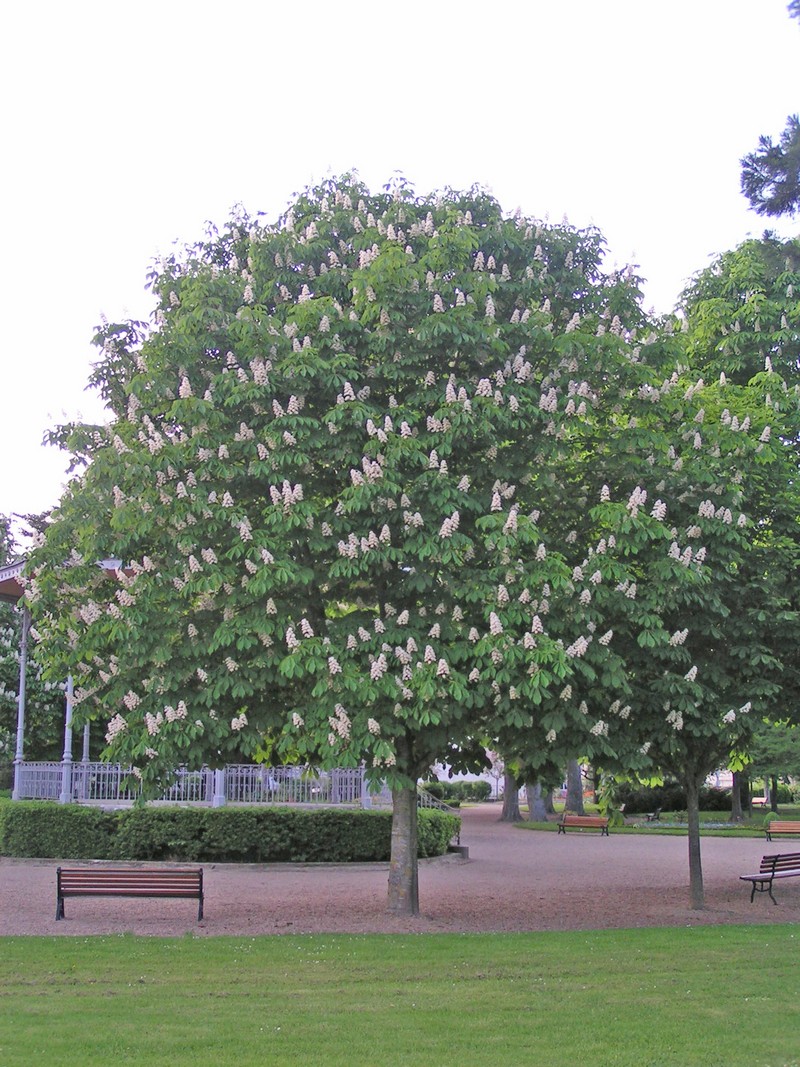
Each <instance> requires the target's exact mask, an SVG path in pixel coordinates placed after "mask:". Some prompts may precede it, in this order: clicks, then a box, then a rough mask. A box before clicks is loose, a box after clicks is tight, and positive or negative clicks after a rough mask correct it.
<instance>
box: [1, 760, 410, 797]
mask: <svg viewBox="0 0 800 1067" xmlns="http://www.w3.org/2000/svg"><path fill="white" fill-rule="evenodd" d="M15 769H16V775H15V785H14V798H15V799H16V800H60V801H61V802H62V803H70V802H78V803H80V802H83V803H95V804H97V803H99V804H127V803H131V802H132V801H134V800H135V799H136V797H137V796H138V793H139V790H138V788H137V785H136V779H135V778H134V777H133V776H132V774H131V769H130V768H129V767H123V766H121V765H120V764H117V763H94V762H83V761H81V762H76V763H69V762H62V763H57V762H50V763H34V762H30V761H23V762H20V763H18V764H17V765H16V768H15ZM159 799H160V800H161V801H168V802H172V803H184V804H185V803H195V804H213V805H217V806H219V805H222V804H226V803H229V804H324V805H331V804H333V805H335V804H345V805H351V806H358V807H378V806H381V805H384V804H387V803H388V804H391V793H390V792H389V791H388V789H387V788H386V786H383V788H382V789H381V790H380V792H378V793H374V792H371V791H370V789H369V787H368V785H367V782H366V776H365V773H364V771H363V769H361V768H338V769H336V770H332V771H321V770H318V769H316V768H313V767H264V766H261V765H253V764H242V763H239V764H229V765H228V766H227V767H225V768H223V769H222V770H217V771H214V770H212V769H211V768H210V767H202V768H200V769H199V770H187V769H186V768H183V767H181V768H179V769H178V770H177V771H176V772H175V779H174V781H173V782H172V784H171V785H170V787H169V789H167V790H166V791H165V792H164V793H163V794H162V795H161V797H160V798H159Z"/></svg>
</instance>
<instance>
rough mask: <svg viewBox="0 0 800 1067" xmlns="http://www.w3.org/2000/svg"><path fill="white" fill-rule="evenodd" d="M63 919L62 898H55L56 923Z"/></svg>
mask: <svg viewBox="0 0 800 1067" xmlns="http://www.w3.org/2000/svg"><path fill="white" fill-rule="evenodd" d="M63 918H64V898H63V897H56V922H58V920H59V919H63Z"/></svg>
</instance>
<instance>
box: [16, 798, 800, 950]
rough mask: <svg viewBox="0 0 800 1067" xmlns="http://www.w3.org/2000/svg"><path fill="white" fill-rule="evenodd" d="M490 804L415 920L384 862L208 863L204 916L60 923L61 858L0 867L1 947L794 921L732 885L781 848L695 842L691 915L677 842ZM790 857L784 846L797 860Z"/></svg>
mask: <svg viewBox="0 0 800 1067" xmlns="http://www.w3.org/2000/svg"><path fill="white" fill-rule="evenodd" d="M499 813H500V812H499V808H498V807H497V806H495V805H491V804H486V805H482V806H479V807H475V808H467V809H465V810H464V811H463V813H462V814H463V825H462V833H461V843H462V844H463V845H466V846H467V847H468V849H469V858H468V859H463V858H461V857H460V856H456V855H449V856H446V857H442V858H440V859H434V860H423V861H422V862H421V863H420V915H419V916H418V917H417V918H413V919H411V918H408V919H405V918H404V919H398V918H394V917H391V916H389V915H388V914H387V912H386V895H387V875H388V865H387V864H348V865H338V864H225V863H216V864H214V863H211V864H203V868H204V879H205V890H206V899H205V916H204V918H203V920H202V921H201V922H198V921H197V905H196V902H195V901H191V900H175V901H173V900H161V899H148V900H134V899H128V898H113V899H105V898H98V897H90V898H78V899H68V900H67V901H66V918H65V919H64V920H62V921H59V922H56V921H55V906H56V899H55V898H56V889H55V886H56V873H55V872H56V867H57V866H58V864H59V862H61V863H65V864H68V863H69V859H68V858H67V859H65V860H58V859H52V860H18V859H9V858H6V857H3V858H0V935H19V934H46V935H50V934H59V935H66V936H73V937H75V936H87V935H90V934H118V933H124V932H131V933H134V934H144V935H157V936H178V935H182V934H186V933H192V934H194V935H198V936H203V935H206V936H213V935H218V934H232V935H256V934H287V933H292V934H299V933H333V932H341V933H381V932H383V933H405V932H411V933H416V932H420V933H422V932H429V933H434V932H464V931H489V932H491V931H501V930H508V931H511V930H514V931H523V930H569V929H572V930H584V929H585V930H592V929H602V928H625V927H636V926H696V925H701V924H713V923H717V924H718V923H742V922H748V923H776V922H798V921H800V878H799V879H796V880H794V879H789V880H784V881H782V882H780V883H776V889H775V896H776V898H777V900H778V906H777V907H776V906H774V905H773V903H772V901H771V900H770V899H769V898H768V897H767V896H766V895H759V896H757V897H756V899H755V901H754V902H753V903H752V904H751V903H750V888H749V883H748V884H746V883H744V882H740V881H739V875H740V874H747V873H752V872H755V871H757V870H758V864H759V861H760V859H761V856H762V855H764V854H765V853H770V852H775V851H779V850H780V848H781V846H780V845H778V846H776V845H775V844H772V845H770V844H768V843H767V842H765V841H764V840H763V839H760V838H755V837H754V838H752V839H747V838H714V837H709V838H703V842H702V855H703V874H704V883H705V891H706V907H705V909H703V910H702V911H693V910H691V909H690V907H689V892H688V853H687V842H686V838H685V837H662V836H655V835H649V834H648V835H645V834H644V833H643V834H642V835H641V836H633V835H621V834H614V832H613V831H612V833H611V836H610V837H601V836H600V835H599V834H598V833H597V832H586V831H583V832H576V831H570V832H568V833H567V834H558V835H557V834H554V833H541V832H539V833H537V832H535V831H526V830H521V829H518V828H515V827H513V826H509V825H507V824H504V823H500V822H499V821H498V816H499ZM796 847H797V846H796V845H794V844H793V845H792V847H791V849H789V846H788V845H787V846H784V848H783V850H784V851H792V850H794V849H795V848H796Z"/></svg>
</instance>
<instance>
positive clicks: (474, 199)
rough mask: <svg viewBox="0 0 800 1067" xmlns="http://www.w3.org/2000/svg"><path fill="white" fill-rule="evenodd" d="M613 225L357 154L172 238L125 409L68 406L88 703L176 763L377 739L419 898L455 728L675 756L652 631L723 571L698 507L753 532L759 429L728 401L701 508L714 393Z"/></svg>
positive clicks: (665, 641) (397, 831) (319, 757)
mask: <svg viewBox="0 0 800 1067" xmlns="http://www.w3.org/2000/svg"><path fill="white" fill-rule="evenodd" d="M601 252H602V240H601V238H600V236H599V235H598V234H597V233H596V232H595V231H591V230H590V231H576V230H573V229H572V228H570V227H568V226H566V225H564V226H547V227H546V226H542V225H540V224H537V223H536V222H534V221H531V220H528V219H524V218H511V219H509V218H505V217H504V216H503V215H502V213H501V211H500V209H499V206H498V205H497V204H496V202H495V201H494V200H492V199H491V198H490V197H488V196H487V195H485V194H484V193H482V192H479V191H474V190H473V191H472V192H469V193H465V194H464V193H457V192H452V191H448V192H445V193H444V194H441V195H439V196H436V197H426V198H418V197H416V196H415V195H414V194H413V193H412V192H411V190H409V189H408V188H407V187H406V186H405V185H403V184H402V183H401V184H399V185H397V186H396V187H395V188H393V189H389V190H388V191H387V192H385V193H384V194H379V195H374V194H371V193H370V192H369V191H368V190H367V189H366V188H364V187H363V186H362V185H360V184H359V183H358V182H356V181H354V180H352V179H350V178H344V179H341V180H336V181H331V182H328V183H326V184H325V185H324V186H322V187H320V188H318V189H315V190H313V191H310V192H308V193H307V194H305V195H303V196H301V197H300V198H299V199H298V201H297V203H296V204H295V205H294V206H293V208H292V209H291V210H290V211H289V212H288V213H287V214H286V216H285V217H284V218H283V219H282V220H280V222H279V223H278V224H277V225H267V224H264V223H263V222H261V221H259V220H254V219H251V218H248V217H246V216H244V215H242V216H239V217H237V218H234V219H233V220H232V221H231V223H230V225H229V226H228V227H227V228H226V229H225V230H224V231H223V232H221V233H217V232H216V231H212V232H211V233H210V234H209V236H208V239H207V240H205V241H203V242H201V243H199V244H198V245H197V246H195V247H193V248H191V249H188V250H186V252H185V253H183V254H176V255H175V256H173V257H171V258H169V259H168V260H166V261H165V262H163V263H161V264H160V265H159V267H158V269H156V270H154V272H153V275H152V278H151V281H152V286H153V290H154V292H155V294H156V296H157V298H158V309H157V311H156V314H155V319H154V322H153V324H152V325H151V326H150V327H149V328H146V327H144V326H142V325H141V324H136V323H123V324H107V325H106V326H105V327H104V328H103V329H102V330H101V331H100V333H99V335H98V339H97V340H98V344H99V345H100V346H101V348H102V357H101V360H100V362H99V363H98V365H97V368H96V373H95V376H94V382H95V384H96V385H97V386H98V387H99V388H100V389H101V391H102V394H103V396H104V398H105V399H106V401H107V403H108V404H109V407H110V409H111V412H112V422H111V423H110V425H109V426H108V427H106V428H98V427H86V426H73V427H68V428H62V429H61V430H60V431H59V432H58V433H57V435H56V436H57V437H58V439H59V440H60V442H61V443H62V444H64V445H65V446H66V447H68V448H69V449H71V450H72V452H73V455H74V457H75V464H76V469H77V471H78V473H77V474H76V477H75V479H74V481H73V482H72V483H71V484H70V486H69V488H68V490H67V492H66V493H65V495H64V498H63V499H62V501H61V504H60V507H59V508H58V509H57V511H56V512H55V514H54V518H53V523H52V525H51V526H50V528H49V530H48V531H47V534H46V537H45V538H44V539H43V541H42V543H41V544H40V545H39V547H38V548H37V549H36V550H35V552H34V553H33V557H32V560H31V567H30V569H29V575H28V581H29V585H28V601H29V603H30V605H31V608H32V611H33V612H34V614H35V623H36V630H35V636H38V638H39V639H40V640H42V643H43V648H44V649H45V651H46V654H47V656H48V657H49V660H50V664H51V670H52V672H53V676H54V677H63V676H64V675H65V674H66V673H67V672H71V673H73V674H74V675H75V676H76V679H77V680H78V682H79V685H78V690H77V692H76V713H75V719H76V722H78V723H80V721H82V719H86V718H102V719H103V720H104V721H105V722H106V726H105V729H106V731H107V732H106V738H107V742H108V746H109V747H108V750H107V751H108V755H109V757H116V758H119V759H121V760H125V761H130V762H131V764H132V765H133V766H134V769H135V770H134V773H135V774H136V775H137V776H138V777H139V778H140V779H141V783H142V786H143V789H144V790H145V792H146V793H147V792H150V791H152V790H154V789H155V788H156V787H157V786H158V785H159V784H160V783H161V782H163V780H164V779H165V778H166V777H168V776H169V775H170V774H171V773H172V770H173V768H174V767H175V766H176V765H177V764H179V763H187V764H189V765H196V764H199V763H201V762H203V761H208V762H211V763H219V762H222V761H225V760H227V759H230V758H231V757H232V756H240V755H248V754H252V753H254V752H255V751H256V749H257V748H258V746H259V745H260V744H261V742H262V740H263V739H264V737H265V735H270V737H271V738H272V739H273V741H275V740H276V739H277V747H278V749H280V746H281V745H282V744H283V745H286V746H291V748H292V750H293V751H294V752H297V753H299V755H300V756H301V757H306V758H308V759H310V760H314V761H319V762H321V763H322V764H323V765H326V766H330V765H336V764H339V765H351V766H352V765H358V764H359V763H362V762H364V763H365V764H366V766H367V769H368V773H369V774H370V776H371V777H372V778H373V779H374V780H376V781H377V780H379V779H385V780H388V781H389V783H390V785H391V786H392V789H393V796H394V821H393V833H392V860H391V867H390V876H389V906H390V908H391V909H392V910H394V911H398V912H412V913H413V912H416V911H417V909H418V891H417V872H416V793H415V783H416V780H417V778H418V777H419V776H420V775H422V774H424V773H425V772H426V771H427V769H428V767H429V766H430V765H431V764H432V763H433V762H435V761H436V760H446V761H447V762H448V763H450V764H451V765H459V763H460V764H461V765H466V764H467V763H468V762H470V760H471V759H472V757H473V756H474V755H476V754H477V753H478V752H480V754H481V757H482V754H483V749H482V746H481V745H480V744H479V743H478V741H479V739H483V738H498V739H499V740H500V741H502V739H503V738H505V739H506V741H505V742H503V743H499V744H498V745H497V748H498V749H499V750H500V751H503V752H506V751H509V752H511V751H514V747H513V746H512V745H511V740H512V739H513V738H518V737H519V736H520V735H521V734H524V735H525V737H526V738H527V740H528V742H529V748H530V749H533V750H536V749H540V750H541V751H542V752H543V753H546V755H544V756H542V757H541V758H540V762H541V764H542V765H543V766H544V765H547V766H551V765H552V761H553V759H554V758H555V756H554V755H553V753H554V752H555V750H556V749H558V748H559V746H562V745H563V746H564V750H565V751H568V752H569V754H574V752H576V751H581V752H583V753H585V754H586V755H587V756H588V757H590V758H592V759H596V760H597V761H598V762H602V760H603V759H604V758H605V759H611V758H615V757H618V756H619V755H620V754H621V753H622V752H623V751H627V749H628V748H630V744H631V742H630V740H629V739H630V737H632V736H633V737H634V739H635V740H636V745H635V746H634V747H635V751H636V752H637V753H639V756H638V758H639V759H640V761H642V762H644V761H645V755H646V753H645V749H642V747H641V742H642V739H641V737H637V736H636V735H635V732H633V731H632V730H631V722H632V721H633V716H632V715H631V710H630V706H629V704H628V702H627V699H626V695H627V694H628V693H629V692H631V693H637V692H638V693H639V695H643V694H641V693H640V692H639V691H638V690H637V687H636V682H635V680H631V678H630V677H629V673H628V670H627V665H626V661H625V655H626V654H627V653H628V652H629V651H630V649H635V650H637V654H638V650H641V649H648V650H649V649H652V648H658V649H661V650H662V651H663V652H664V653H665V654H669V655H671V657H672V659H671V662H673V663H674V662H678V661H679V660H680V657H681V653H680V651H676V649H677V648H678V646H679V642H678V641H677V640H673V639H672V638H671V636H670V635H671V631H670V630H669V629H668V627H669V626H670V625H671V621H672V618H671V617H672V615H673V614H674V613H675V611H677V610H678V608H680V607H685V604H686V603H687V598H689V597H690V596H691V595H693V594H692V590H694V589H695V588H699V586H701V585H702V583H703V582H704V573H703V559H704V555H705V552H704V551H703V550H702V549H699V548H698V549H695V548H694V547H692V548H687V547H684V541H685V539H686V538H687V537H697V538H701V537H703V536H705V533H706V530H707V529H708V531H709V535H710V536H711V537H712V539H713V536H714V531H718V530H721V531H722V532H723V536H722V537H721V538H720V541H721V542H722V541H724V535H725V534H727V532H728V531H729V530H731V529H732V530H733V531H734V532H735V536H734V540H735V539H736V537H739V538H742V537H744V533H743V531H742V530H741V529H740V528H739V527H737V526H736V525H735V524H734V525H733V527H731V526H730V525H729V524H728V522H727V518H726V517H725V516H726V515H727V514H728V511H727V510H726V509H727V508H728V502H729V498H730V499H731V501H732V499H733V497H735V495H736V492H737V490H736V488H735V487H733V488H732V489H728V488H726V487H725V486H723V485H722V484H721V483H720V482H719V472H720V470H721V469H722V467H724V465H725V464H726V462H727V461H728V448H729V446H730V445H731V441H732V442H733V445H732V447H738V444H739V438H738V437H737V436H736V435H735V434H732V433H731V432H730V431H729V429H728V428H726V427H725V426H724V425H720V426H719V427H718V428H717V427H715V428H714V431H713V436H714V440H715V442H716V447H717V452H716V453H713V454H712V453H711V451H710V450H709V454H708V455H706V453H705V452H704V453H702V454H703V456H704V457H705V460H706V462H705V464H704V465H703V467H702V478H701V479H700V482H699V484H698V485H697V487H696V488H692V487H689V488H686V486H688V485H689V479H688V477H687V476H686V475H683V476H682V477H681V478H679V479H678V483H679V484H678V489H679V492H683V493H685V494H687V495H686V499H685V500H683V501H682V503H681V505H680V506H681V508H682V510H683V512H685V513H686V514H687V515H688V513H689V512H690V511H693V514H694V518H693V525H692V527H691V532H687V528H686V523H683V522H682V524H681V528H680V530H678V529H677V528H676V527H675V526H674V524H673V520H672V518H671V517H670V516H668V505H667V504H666V503H665V502H664V501H665V500H666V499H667V496H668V493H669V492H670V491H671V490H672V488H673V487H674V486H675V481H674V477H673V476H674V475H675V474H676V468H677V471H679V470H680V468H681V464H682V456H683V454H684V453H687V454H688V455H690V456H692V458H693V459H694V458H695V457H697V456H699V455H700V454H701V453H700V452H699V451H698V450H697V449H696V448H694V445H693V435H694V434H695V433H696V432H697V431H696V423H695V422H694V421H693V420H695V419H696V417H697V411H698V409H699V403H698V402H697V401H695V400H693V399H692V397H691V396H690V397H689V398H688V399H687V400H685V401H683V402H682V403H681V404H678V403H672V402H671V400H670V406H669V411H668V414H667V415H666V416H665V418H664V419H662V418H660V417H657V416H656V415H655V414H654V412H657V411H658V410H659V404H658V403H657V402H656V398H657V399H658V401H659V402H662V403H667V399H668V398H674V397H675V389H674V383H671V382H670V383H664V384H663V386H662V385H660V384H659V383H660V379H659V378H658V375H659V373H660V369H661V366H662V365H663V363H664V360H665V358H666V356H665V352H667V353H668V352H669V351H670V348H669V345H670V343H671V342H670V341H668V342H663V341H662V340H661V339H660V338H659V337H658V336H656V335H655V334H653V335H650V336H644V337H642V338H641V339H640V340H637V331H641V328H642V327H643V326H644V325H645V324H644V323H643V320H642V313H641V311H640V309H639V303H638V292H637V290H636V287H635V283H634V281H633V280H632V279H629V278H626V277H622V276H619V275H609V276H606V275H603V274H602V273H601V271H600V261H601ZM676 380H677V376H676ZM640 412H641V413H643V414H644V413H646V416H647V417H646V418H645V419H644V420H643V421H642V422H640V421H639V414H638V413H640ZM690 431H691V433H690ZM687 435H688V436H687ZM698 466H699V464H698ZM612 469H613V476H612V474H611V473H609V471H612ZM662 481H663V483H664V485H663V492H664V494H665V495H664V499H662V498H661V497H660V496H659V493H661V492H662V490H661V489H660V488H659V484H660V482H662ZM648 486H649V487H651V488H647V487H648ZM704 487H705V491H706V493H707V494H712V495H714V498H715V501H716V503H715V504H714V506H713V507H711V506H710V505H709V506H708V507H707V506H706V505H705V504H704V505H703V506H702V507H700V509H699V513H698V507H697V503H698V500H701V499H702V496H701V494H702V492H703V491H704ZM676 506H677V505H676ZM709 508H710V510H709ZM695 529H696V530H697V531H698V532H697V533H695V532H694V531H695ZM679 541H680V542H681V543H679ZM692 544H694V542H692ZM102 559H106V560H108V559H116V560H119V561H121V563H120V567H119V570H118V572H117V580H116V581H109V580H108V578H107V577H106V576H105V573H104V572H103V571H102V570H101V569H100V568H98V567H97V565H96V562H97V561H98V560H102ZM637 576H646V577H647V580H648V585H647V595H646V596H644V597H641V598H639V599H637V585H638V584H639V582H640V581H641V578H639V577H637ZM611 617H613V618H615V619H619V620H621V623H622V627H623V635H622V636H623V640H621V641H619V642H618V641H616V639H615V635H614V630H613V629H612V627H611V626H610V625H609V624H608V621H607V620H608V618H611ZM673 637H674V635H673ZM636 662H639V661H636ZM692 684H693V682H692V679H691V678H688V679H684V678H683V674H681V675H680V684H679V685H678V684H677V683H676V691H675V693H674V694H672V695H671V699H673V697H674V699H677V697H678V695H679V694H678V690H679V691H680V693H681V694H682V693H684V691H686V690H689V687H691V686H692ZM689 691H691V690H689ZM597 709H602V710H603V714H602V715H601V716H596V715H595V713H596V711H597ZM606 709H607V710H606ZM678 714H679V712H678V710H677V705H674V706H673V705H672V704H671V705H670V710H669V711H668V712H663V713H661V715H662V719H665V720H669V716H672V718H671V720H669V721H670V728H671V729H673V731H674V728H675V727H676V726H677V716H678Z"/></svg>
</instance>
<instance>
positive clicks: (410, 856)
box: [388, 787, 419, 915]
mask: <svg viewBox="0 0 800 1067" xmlns="http://www.w3.org/2000/svg"><path fill="white" fill-rule="evenodd" d="M388 903H389V911H390V912H391V914H392V915H419V865H418V860H417V790H416V789H415V788H413V787H412V788H409V789H393V790H392V853H391V860H390V862H389V901H388Z"/></svg>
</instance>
